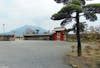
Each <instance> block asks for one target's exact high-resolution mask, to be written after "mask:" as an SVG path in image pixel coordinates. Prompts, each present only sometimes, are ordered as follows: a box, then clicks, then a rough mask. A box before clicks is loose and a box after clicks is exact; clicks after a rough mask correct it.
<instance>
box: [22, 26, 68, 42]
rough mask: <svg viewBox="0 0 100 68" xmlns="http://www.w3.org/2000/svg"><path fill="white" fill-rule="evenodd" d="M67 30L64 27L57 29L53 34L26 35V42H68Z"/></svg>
mask: <svg viewBox="0 0 100 68" xmlns="http://www.w3.org/2000/svg"><path fill="white" fill-rule="evenodd" d="M66 35H67V30H66V28H64V27H56V28H54V30H53V33H51V34H24V35H23V37H24V40H61V41H64V40H66Z"/></svg>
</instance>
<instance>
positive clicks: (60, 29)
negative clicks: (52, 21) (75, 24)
mask: <svg viewBox="0 0 100 68" xmlns="http://www.w3.org/2000/svg"><path fill="white" fill-rule="evenodd" d="M64 30H66V28H65V27H56V28H54V30H53V31H64Z"/></svg>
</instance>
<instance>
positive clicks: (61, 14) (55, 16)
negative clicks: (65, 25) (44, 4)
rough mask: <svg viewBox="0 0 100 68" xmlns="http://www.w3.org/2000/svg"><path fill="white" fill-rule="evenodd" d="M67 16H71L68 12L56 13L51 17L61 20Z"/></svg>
mask: <svg viewBox="0 0 100 68" xmlns="http://www.w3.org/2000/svg"><path fill="white" fill-rule="evenodd" d="M66 17H70V16H69V15H68V14H66V13H56V14H54V15H53V16H52V17H51V19H52V20H61V19H64V18H66Z"/></svg>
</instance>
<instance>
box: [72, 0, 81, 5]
mask: <svg viewBox="0 0 100 68" xmlns="http://www.w3.org/2000/svg"><path fill="white" fill-rule="evenodd" d="M72 4H76V5H81V3H80V0H73V1H72Z"/></svg>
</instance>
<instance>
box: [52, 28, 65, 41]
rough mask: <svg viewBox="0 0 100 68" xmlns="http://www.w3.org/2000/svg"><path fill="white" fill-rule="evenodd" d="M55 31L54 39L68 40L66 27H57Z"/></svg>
mask: <svg viewBox="0 0 100 68" xmlns="http://www.w3.org/2000/svg"><path fill="white" fill-rule="evenodd" d="M53 32H54V34H53V40H61V41H64V40H66V35H67V29H66V28H65V27H56V28H54V30H53Z"/></svg>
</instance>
